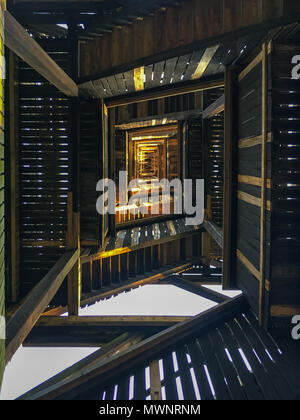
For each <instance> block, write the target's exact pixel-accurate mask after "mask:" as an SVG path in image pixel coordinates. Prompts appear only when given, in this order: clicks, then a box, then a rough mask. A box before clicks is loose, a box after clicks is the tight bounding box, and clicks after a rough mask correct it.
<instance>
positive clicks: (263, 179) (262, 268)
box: [258, 43, 268, 326]
mask: <svg viewBox="0 0 300 420" xmlns="http://www.w3.org/2000/svg"><path fill="white" fill-rule="evenodd" d="M267 51H268V50H267V44H266V43H264V44H263V46H262V151H261V208H260V273H259V280H260V282H259V313H258V318H259V323H260V325H261V326H263V324H264V322H265V310H264V303H265V300H264V299H265V287H266V277H265V275H266V273H265V267H266V210H267V202H266V188H267V141H268V109H267V108H268V98H267V95H268V80H267V77H268V76H267V71H268V70H267V55H268V52H267Z"/></svg>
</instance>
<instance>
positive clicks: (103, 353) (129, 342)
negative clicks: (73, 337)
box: [21, 333, 143, 399]
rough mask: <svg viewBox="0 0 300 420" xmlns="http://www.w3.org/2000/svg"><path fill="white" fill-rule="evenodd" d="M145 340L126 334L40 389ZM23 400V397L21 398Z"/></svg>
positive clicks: (32, 392)
mask: <svg viewBox="0 0 300 420" xmlns="http://www.w3.org/2000/svg"><path fill="white" fill-rule="evenodd" d="M142 339H143V335H142V334H131V333H124V334H122V335H121V336H119V337H118V338H116V339H114V340H112V341H111V342H109V343H108V344H105V345H104V346H103V347H102V348H101V349H99V350H97V351H95V352H94V353H92V354H91V355H89V356H87V357H85V358H84V359H82V360H80V361H79V362H78V363H75V364H74V365H73V366H71V367H69V368H67V369H65V370H63V371H62V372H60V373H59V374H58V375H55V376H54V377H52V378H50V379H48V380H47V381H45V382H43V384H41V385H39V388H40V389H47V388H48V387H50V386H53V385H55V384H58V383H63V381H64V380H65V379H66V378H69V377H70V376H72V375H74V374H75V373H77V372H80V371H83V370H84V369H87V368H88V367H91V366H92V365H93V364H95V363H99V362H101V361H102V360H106V359H108V358H109V357H112V356H114V355H115V354H117V353H119V352H121V351H124V350H127V349H128V348H130V347H131V346H133V345H135V344H137V343H138V342H140V341H141V340H142ZM34 392H35V391H34V389H33V390H32V391H29V392H27V393H26V394H25V396H24V397H25V398H26V399H28V398H30V395H31V394H34ZM21 399H22V397H21Z"/></svg>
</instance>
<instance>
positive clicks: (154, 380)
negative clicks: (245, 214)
mask: <svg viewBox="0 0 300 420" xmlns="http://www.w3.org/2000/svg"><path fill="white" fill-rule="evenodd" d="M150 395H151V400H152V401H153V400H154V401H157V400H158V401H161V399H162V397H161V383H160V374H159V364H158V360H153V362H151V363H150Z"/></svg>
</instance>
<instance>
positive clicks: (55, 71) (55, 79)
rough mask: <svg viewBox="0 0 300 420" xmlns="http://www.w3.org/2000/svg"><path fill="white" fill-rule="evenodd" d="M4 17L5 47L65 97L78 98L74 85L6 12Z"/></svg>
mask: <svg viewBox="0 0 300 420" xmlns="http://www.w3.org/2000/svg"><path fill="white" fill-rule="evenodd" d="M4 16H5V36H4V39H5V45H6V46H7V47H8V48H9V49H10V50H11V51H13V52H14V53H15V54H16V55H17V56H19V57H20V58H22V60H24V61H25V62H26V63H27V64H29V65H30V66H31V67H32V68H33V69H35V70H36V71H37V72H38V73H40V74H41V75H42V76H44V77H45V78H46V79H47V80H48V81H49V82H50V83H52V84H53V85H54V86H56V87H57V88H58V89H59V90H60V91H61V92H63V93H65V94H66V95H67V96H73V97H76V96H78V87H77V85H76V83H75V82H74V81H73V80H72V79H71V78H70V77H69V76H68V75H67V74H66V73H65V72H64V71H63V70H62V69H61V68H60V67H59V66H58V65H57V64H56V63H55V61H53V60H52V58H50V57H49V55H48V54H47V53H46V52H45V51H44V50H43V49H42V48H41V47H40V46H39V44H38V43H37V42H36V41H35V40H34V39H33V38H32V37H31V36H30V35H29V34H28V33H27V32H26V31H25V29H24V28H23V27H22V25H20V24H19V22H18V21H17V20H16V19H15V18H14V17H13V16H12V15H11V14H10V13H9V12H8V11H5V12H4Z"/></svg>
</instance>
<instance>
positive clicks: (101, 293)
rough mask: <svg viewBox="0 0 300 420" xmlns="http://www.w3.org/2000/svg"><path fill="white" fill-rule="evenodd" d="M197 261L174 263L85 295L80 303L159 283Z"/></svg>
mask: <svg viewBox="0 0 300 420" xmlns="http://www.w3.org/2000/svg"><path fill="white" fill-rule="evenodd" d="M198 261H199V260H196V259H195V260H192V261H189V262H188V263H186V264H182V265H176V266H174V267H173V268H171V269H168V270H165V271H161V272H159V273H157V274H153V275H152V276H150V277H146V278H144V279H142V280H138V281H135V282H133V283H128V284H125V285H122V286H120V287H118V288H111V289H110V290H107V291H99V293H95V294H93V295H91V296H89V297H86V298H84V299H82V302H81V305H82V306H83V305H89V304H91V303H95V302H97V301H99V300H101V299H105V298H109V297H111V296H114V295H117V294H120V293H122V292H124V291H126V290H129V289H134V288H137V287H140V286H143V285H145V284H156V283H159V282H160V281H162V280H164V279H166V278H167V277H169V276H171V275H172V274H174V273H178V272H180V271H184V270H186V269H187V268H189V267H191V266H192V265H193V264H195V263H196V262H198Z"/></svg>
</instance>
